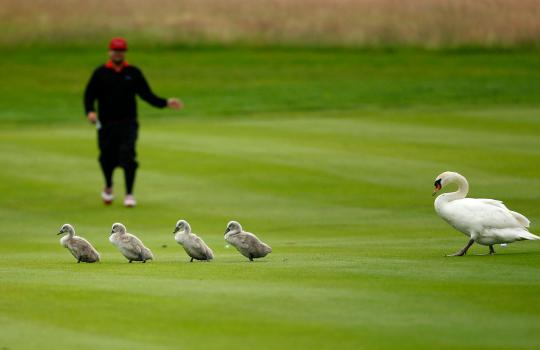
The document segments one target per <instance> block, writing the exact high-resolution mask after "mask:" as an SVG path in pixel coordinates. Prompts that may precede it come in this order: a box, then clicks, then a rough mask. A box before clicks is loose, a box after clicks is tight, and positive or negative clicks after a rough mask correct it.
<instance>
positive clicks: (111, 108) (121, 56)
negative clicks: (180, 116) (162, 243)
mask: <svg viewBox="0 0 540 350" xmlns="http://www.w3.org/2000/svg"><path fill="white" fill-rule="evenodd" d="M126 51H127V42H126V40H125V39H123V38H113V39H112V40H111V41H110V43H109V60H108V61H107V62H106V63H105V64H103V65H100V66H99V67H97V68H96V69H95V70H94V73H93V74H92V77H91V78H90V81H89V82H88V84H87V86H86V90H85V92H84V107H85V111H86V117H87V119H88V121H89V122H90V123H93V124H96V127H97V130H98V144H99V150H100V155H99V163H100V165H101V170H102V172H103V176H104V178H105V187H104V188H103V191H102V192H101V198H102V199H103V202H104V203H105V204H106V205H109V204H111V203H112V201H113V200H114V195H113V172H114V169H115V168H116V167H121V168H123V169H124V178H125V189H126V196H125V198H124V205H125V206H126V207H134V206H135V205H136V201H135V197H134V196H133V186H134V183H135V174H136V171H137V167H138V163H137V153H136V142H137V134H138V129H139V124H138V122H137V101H136V98H135V96H136V95H139V97H141V98H142V99H143V100H145V101H146V102H148V103H149V104H151V105H152V106H154V107H158V108H164V107H169V108H173V109H180V108H182V107H183V103H182V102H181V101H180V100H179V99H177V98H168V99H165V98H161V97H159V96H156V95H155V94H154V93H153V92H152V90H151V89H150V86H149V85H148V82H147V81H146V79H145V78H144V75H143V73H142V71H141V70H140V69H139V68H137V67H135V66H133V65H131V64H129V63H128V62H127V61H126V60H125V56H126ZM96 100H97V102H98V108H97V113H96V109H95V107H94V105H95V101H96Z"/></svg>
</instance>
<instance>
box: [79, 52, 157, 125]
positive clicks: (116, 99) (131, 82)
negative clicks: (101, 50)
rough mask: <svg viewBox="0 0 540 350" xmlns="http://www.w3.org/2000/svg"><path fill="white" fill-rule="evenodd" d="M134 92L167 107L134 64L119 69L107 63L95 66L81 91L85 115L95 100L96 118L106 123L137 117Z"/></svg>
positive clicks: (154, 104) (130, 119) (133, 119)
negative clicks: (96, 105)
mask: <svg viewBox="0 0 540 350" xmlns="http://www.w3.org/2000/svg"><path fill="white" fill-rule="evenodd" d="M135 95H139V96H140V97H141V98H142V99H143V100H145V101H146V102H148V103H150V104H151V105H153V106H155V107H159V108H163V107H165V106H167V100H166V99H164V98H161V97H158V96H156V95H154V93H153V92H152V90H151V89H150V86H149V85H148V82H147V81H146V79H145V78H144V75H143V74H142V72H141V71H140V70H139V68H137V67H135V66H131V65H128V64H127V63H125V64H124V66H123V67H122V69H121V70H120V71H116V70H114V68H113V67H112V64H111V63H110V62H108V63H106V64H104V65H101V66H99V67H98V68H96V70H95V71H94V73H93V74H92V77H91V78H90V81H89V82H88V85H87V86H86V90H85V92H84V108H85V111H86V114H88V112H93V111H95V108H94V103H95V100H96V99H97V101H98V118H99V121H100V122H101V123H102V124H104V125H106V124H111V123H118V122H129V121H136V120H137V101H136V99H135Z"/></svg>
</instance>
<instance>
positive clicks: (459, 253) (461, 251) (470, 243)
mask: <svg viewBox="0 0 540 350" xmlns="http://www.w3.org/2000/svg"><path fill="white" fill-rule="evenodd" d="M473 243H474V239H471V240H470V241H469V242H467V245H466V246H465V247H463V248H462V249H461V250H460V251H458V252H456V253H454V254H450V255H447V256H463V255H465V254H467V250H469V248H470V247H471V246H472V245H473Z"/></svg>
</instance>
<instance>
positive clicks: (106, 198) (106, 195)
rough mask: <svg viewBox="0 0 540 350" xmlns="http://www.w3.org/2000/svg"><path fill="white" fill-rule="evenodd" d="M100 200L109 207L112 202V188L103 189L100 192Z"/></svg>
mask: <svg viewBox="0 0 540 350" xmlns="http://www.w3.org/2000/svg"><path fill="white" fill-rule="evenodd" d="M101 199H103V203H104V204H105V205H110V204H111V203H112V202H113V200H114V195H113V193H112V188H107V187H106V188H104V189H103V191H101Z"/></svg>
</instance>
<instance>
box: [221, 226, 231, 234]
mask: <svg viewBox="0 0 540 350" xmlns="http://www.w3.org/2000/svg"><path fill="white" fill-rule="evenodd" d="M229 231H230V230H229V228H228V227H227V229H226V230H225V233H224V234H223V235H226V234H227V233H228V232H229Z"/></svg>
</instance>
